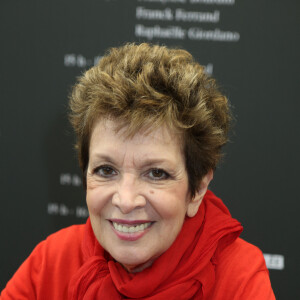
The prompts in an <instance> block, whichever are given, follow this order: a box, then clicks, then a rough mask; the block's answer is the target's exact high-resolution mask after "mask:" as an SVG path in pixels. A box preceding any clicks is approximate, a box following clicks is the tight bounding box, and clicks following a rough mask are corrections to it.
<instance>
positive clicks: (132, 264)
mask: <svg viewBox="0 0 300 300" xmlns="http://www.w3.org/2000/svg"><path fill="white" fill-rule="evenodd" d="M119 251H120V249H119ZM119 251H118V252H119ZM139 252H141V250H140V251H139ZM111 256H112V257H113V258H114V259H115V260H116V261H117V262H119V263H120V264H121V265H122V266H123V267H124V268H125V269H126V270H127V271H128V272H139V271H142V270H143V269H145V268H147V267H149V266H151V265H152V262H153V261H154V258H151V257H148V256H146V255H145V253H143V254H142V255H141V254H137V253H135V252H132V251H130V252H129V251H128V252H127V251H124V252H123V254H122V255H120V253H111Z"/></svg>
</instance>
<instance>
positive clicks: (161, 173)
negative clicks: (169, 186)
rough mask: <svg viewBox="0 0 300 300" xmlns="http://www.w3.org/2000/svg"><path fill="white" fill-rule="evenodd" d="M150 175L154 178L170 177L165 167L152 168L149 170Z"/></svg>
mask: <svg viewBox="0 0 300 300" xmlns="http://www.w3.org/2000/svg"><path fill="white" fill-rule="evenodd" d="M148 176H149V177H150V178H151V179H153V180H162V179H168V178H169V177H170V175H169V174H168V173H167V172H166V171H164V170H163V169H152V170H150V171H149V173H148Z"/></svg>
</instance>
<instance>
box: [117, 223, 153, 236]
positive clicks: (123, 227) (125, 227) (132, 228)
mask: <svg viewBox="0 0 300 300" xmlns="http://www.w3.org/2000/svg"><path fill="white" fill-rule="evenodd" d="M151 224H152V223H151V222H146V223H142V224H138V225H130V224H120V223H118V222H112V225H113V227H114V229H115V230H117V231H119V232H123V233H136V232H139V231H144V230H145V229H147V228H148V227H150V226H151Z"/></svg>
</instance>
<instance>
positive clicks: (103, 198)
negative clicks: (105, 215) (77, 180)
mask: <svg viewBox="0 0 300 300" xmlns="http://www.w3.org/2000/svg"><path fill="white" fill-rule="evenodd" d="M111 197H112V193H111V192H110V191H109V190H107V189H105V188H104V189H102V188H99V187H98V188H94V189H89V188H87V192H86V203H87V206H88V210H89V212H90V214H100V213H101V211H102V210H103V208H104V207H105V206H106V205H107V203H109V201H110V200H111Z"/></svg>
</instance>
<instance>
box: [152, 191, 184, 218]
mask: <svg viewBox="0 0 300 300" xmlns="http://www.w3.org/2000/svg"><path fill="white" fill-rule="evenodd" d="M149 199H150V202H151V205H152V206H153V208H154V209H155V211H156V212H157V213H158V214H159V215H160V217H161V219H162V220H165V221H167V220H169V219H177V218H179V219H182V218H184V216H185V214H186V209H187V193H186V191H185V190H184V189H177V188H175V189H170V190H160V191H155V193H154V194H151V195H149Z"/></svg>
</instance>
